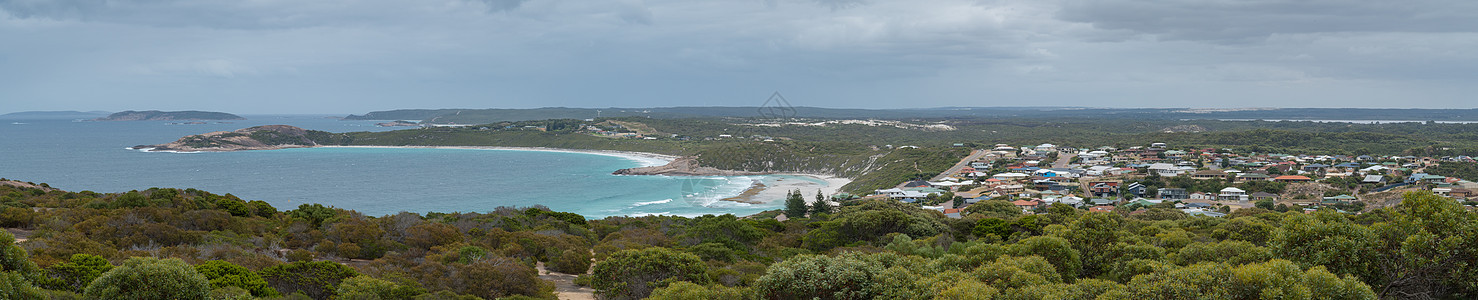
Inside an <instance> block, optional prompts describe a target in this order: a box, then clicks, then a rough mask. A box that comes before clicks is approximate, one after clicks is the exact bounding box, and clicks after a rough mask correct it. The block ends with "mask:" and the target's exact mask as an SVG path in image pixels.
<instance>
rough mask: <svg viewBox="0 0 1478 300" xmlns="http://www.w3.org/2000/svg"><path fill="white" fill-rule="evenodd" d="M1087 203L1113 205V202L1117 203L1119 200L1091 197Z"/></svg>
mask: <svg viewBox="0 0 1478 300" xmlns="http://www.w3.org/2000/svg"><path fill="white" fill-rule="evenodd" d="M1088 203H1089V204H1093V205H1094V206H1104V205H1114V204H1115V203H1119V200H1114V199H1109V198H1093V199H1092V200H1088Z"/></svg>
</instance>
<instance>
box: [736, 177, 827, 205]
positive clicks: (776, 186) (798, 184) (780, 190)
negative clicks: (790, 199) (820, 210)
mask: <svg viewBox="0 0 1478 300" xmlns="http://www.w3.org/2000/svg"><path fill="white" fill-rule="evenodd" d="M774 175H789V176H804V177H810V178H814V179H817V180H820V181H823V182H826V184H825V185H822V184H818V183H816V182H812V181H809V180H800V179H779V180H773V179H772V180H769V181H768V184H766V185H765V187H764V189H763V190H761V191H759V192H758V193H755V194H754V196H752V197H749V198H748V199H746V200H749V201H752V202H761V203H775V202H783V201H785V194H786V193H788V192H790V191H793V190H797V189H799V190H801V194H803V195H805V196H806V197H805V198H806V203H811V202H815V201H816V191H817V190H820V191H821V194H823V195H828V196H830V195H836V193H837V192H838V191H840V190H841V188H842V186H843V185H847V183H851V182H852V180H851V179H847V178H842V177H835V176H826V175H815V174H794V173H787V174H774Z"/></svg>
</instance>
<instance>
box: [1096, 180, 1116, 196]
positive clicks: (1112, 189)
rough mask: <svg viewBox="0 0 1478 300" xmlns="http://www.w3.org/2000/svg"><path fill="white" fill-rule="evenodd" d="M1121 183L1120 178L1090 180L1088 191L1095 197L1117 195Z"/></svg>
mask: <svg viewBox="0 0 1478 300" xmlns="http://www.w3.org/2000/svg"><path fill="white" fill-rule="evenodd" d="M1121 183H1122V182H1120V181H1118V180H1112V181H1090V182H1088V193H1089V194H1090V195H1092V196H1093V197H1117V196H1119V185H1120V184H1121Z"/></svg>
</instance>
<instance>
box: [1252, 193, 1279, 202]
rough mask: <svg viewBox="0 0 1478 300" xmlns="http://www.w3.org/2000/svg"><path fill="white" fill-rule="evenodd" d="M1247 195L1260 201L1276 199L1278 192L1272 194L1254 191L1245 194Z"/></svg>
mask: <svg viewBox="0 0 1478 300" xmlns="http://www.w3.org/2000/svg"><path fill="white" fill-rule="evenodd" d="M1247 196H1248V197H1249V198H1251V199H1252V200H1253V201H1261V200H1273V201H1278V194H1273V193H1268V192H1256V193H1252V194H1251V195H1247Z"/></svg>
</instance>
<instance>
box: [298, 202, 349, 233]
mask: <svg viewBox="0 0 1478 300" xmlns="http://www.w3.org/2000/svg"><path fill="white" fill-rule="evenodd" d="M287 215H288V216H291V217H293V218H298V219H303V220H307V221H308V222H309V223H310V224H313V227H314V228H318V227H319V226H322V225H323V222H324V221H328V220H330V219H333V218H335V216H337V215H338V212H337V211H335V210H334V208H333V207H327V206H323V204H317V203H314V204H312V205H309V204H306V203H305V204H302V205H298V209H295V210H291V211H288V212H287Z"/></svg>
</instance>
